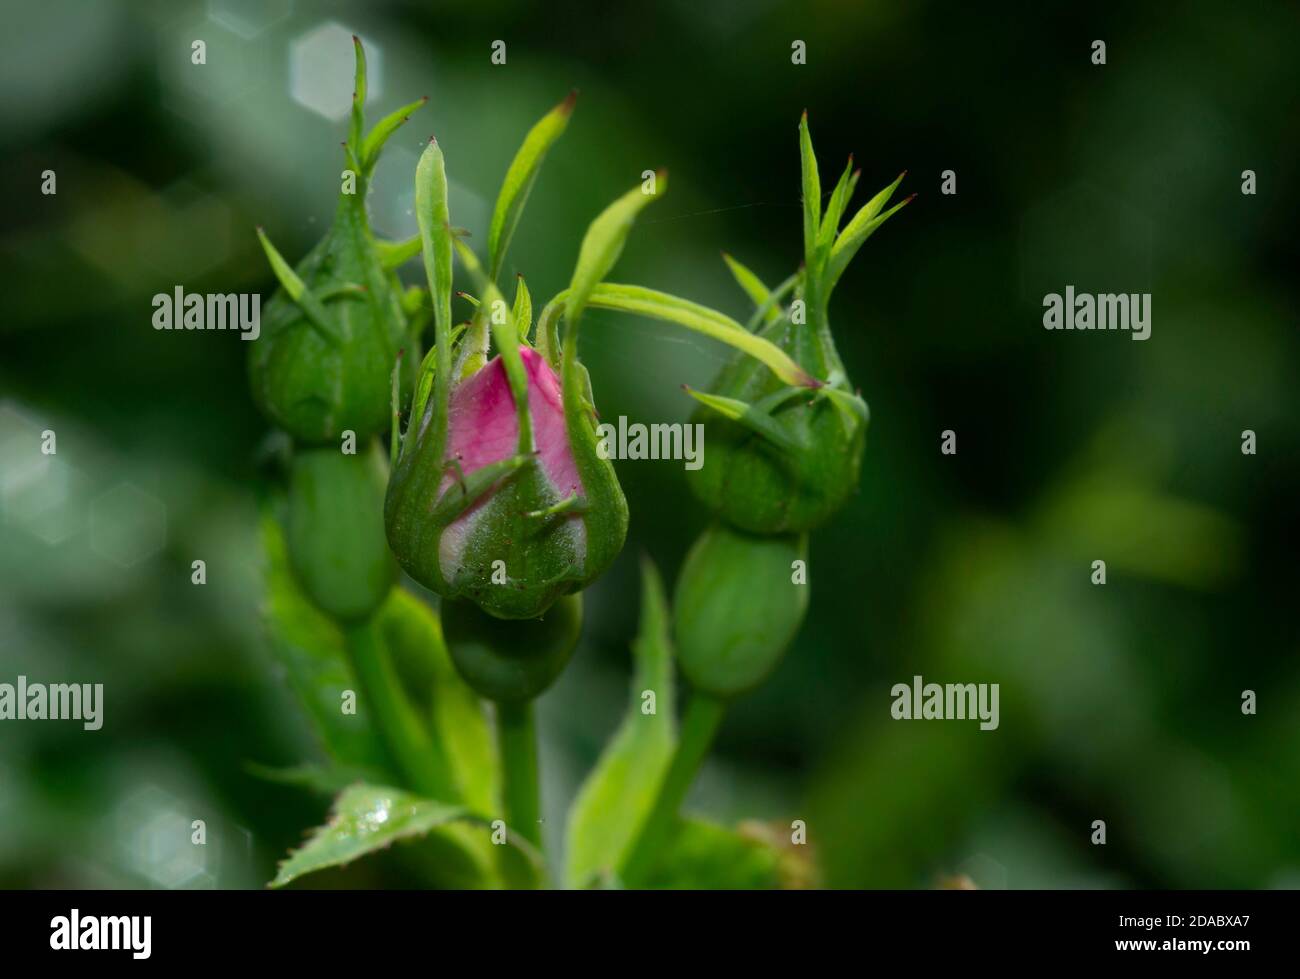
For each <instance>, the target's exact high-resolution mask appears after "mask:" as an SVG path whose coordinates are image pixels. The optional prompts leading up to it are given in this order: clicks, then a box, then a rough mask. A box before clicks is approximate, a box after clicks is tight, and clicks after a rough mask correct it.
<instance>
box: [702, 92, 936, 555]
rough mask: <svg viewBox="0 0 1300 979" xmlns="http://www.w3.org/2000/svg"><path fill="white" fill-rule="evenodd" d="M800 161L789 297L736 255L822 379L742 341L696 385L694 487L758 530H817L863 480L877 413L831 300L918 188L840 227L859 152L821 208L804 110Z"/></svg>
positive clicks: (775, 321) (714, 506)
mask: <svg viewBox="0 0 1300 979" xmlns="http://www.w3.org/2000/svg"><path fill="white" fill-rule="evenodd" d="M799 143H800V155H801V158H802V169H803V199H804V215H803V238H804V264H803V267H802V268H801V269H800V270H799V272H798V273H797V274H796V275H795V276H793V277H792V278H791V279H790V280H788V282H787V286H792V287H793V289H794V301H793V302H792V303H791V305H790V307H789V309H784V310H783V309H782V308H781V306H780V303H779V300H780V298H781V295H782V294H783V293H784V291H785V290H784V287H783V288H782V289H778V290H777V291H776V292H769V291H768V289H767V288H766V287H765V286H763V285H762V283H761V282H759V281H758V278H757V277H756V276H755V275H754V274H753V273H752V272H750V271H749V270H748V269H746V268H745V267H744V266H742V265H740V263H738V262H736V261H735V260H734V259H732V258H731V257H730V256H724V258H725V259H726V261H727V264H728V265H729V266H731V268H732V272H733V274H734V275H735V276H736V278H737V281H738V282H739V283H740V285H741V286H742V288H744V289H745V291H746V292H747V293H748V294H749V295H750V296H751V297H752V298H753V299H754V300H755V302H756V303H758V305H759V309H758V311H757V312H756V313H755V318H756V320H758V321H761V322H763V323H765V325H764V326H763V329H762V331H761V332H760V334H759V335H760V336H761V337H762V338H763V339H764V340H768V341H770V342H771V343H772V344H774V345H775V346H776V347H778V348H780V350H781V351H783V352H784V353H785V354H787V355H788V356H789V357H790V358H791V359H792V360H793V361H794V362H796V363H797V364H798V365H799V366H800V367H801V368H803V370H804V371H806V372H807V373H808V374H811V375H812V376H813V377H814V378H815V379H816V381H815V382H814V383H813V384H812V385H809V386H805V387H795V386H791V385H790V383H789V382H788V380H782V379H780V378H778V377H777V376H776V375H775V373H773V372H772V371H769V370H767V369H765V368H764V367H763V366H762V365H760V364H758V363H757V362H756V361H755V360H754V359H753V358H752V357H750V356H748V355H746V354H745V353H739V354H737V355H735V356H734V357H733V358H732V360H731V361H730V362H729V363H728V364H727V365H726V366H725V367H724V368H723V370H722V372H721V373H720V374H719V375H718V378H717V380H716V381H715V382H714V384H713V386H712V387H711V388H710V389H709V391H708V392H707V393H705V394H697V395H696V397H697V398H699V400H700V401H701V402H703V404H704V407H703V408H702V409H700V411H699V412H697V415H696V420H697V421H699V422H700V423H702V424H703V425H704V459H705V464H704V466H703V467H701V468H700V469H699V470H697V471H694V472H692V473H691V474H690V477H689V478H690V484H691V488H692V489H693V490H694V492H695V494H696V496H698V497H699V498H700V500H702V501H703V502H704V504H705V505H706V506H708V507H709V508H710V509H711V510H712V511H713V512H714V513H716V514H718V516H720V517H721V518H722V519H723V520H726V521H727V522H728V523H730V524H732V525H733V526H735V527H739V528H741V529H742V530H747V531H750V532H751V533H755V534H786V533H799V532H803V531H808V530H812V529H813V528H815V527H818V526H820V525H821V524H823V523H825V522H826V521H827V520H829V519H830V517H831V516H832V515H834V513H835V512H836V511H837V510H839V509H840V507H842V506H843V505H844V503H845V502H846V501H847V500H848V498H849V497H850V496H851V495H852V494H853V493H854V492H855V491H856V489H857V485H858V473H859V470H860V469H861V466H862V451H863V446H864V444H865V441H866V430H867V421H868V418H869V414H868V411H867V405H866V402H864V401H863V400H862V399H861V398H860V397H858V395H857V394H856V393H854V391H853V389H852V387H851V385H850V384H849V380H848V377H847V375H846V373H845V370H844V365H843V363H842V362H841V361H840V355H839V352H838V351H837V350H836V349H835V340H834V338H833V337H832V335H831V327H830V320H829V318H828V314H827V310H828V307H829V302H830V296H831V292H832V290H833V289H834V288H835V284H836V283H837V282H838V281H839V279H840V276H842V275H843V274H844V270H845V269H846V268H847V266H848V264H849V262H850V260H851V259H852V258H853V256H854V255H855V254H857V251H858V249H859V248H861V247H862V244H863V243H864V242H865V241H866V240H867V238H869V237H871V235H872V234H873V233H874V232H875V231H876V229H877V228H879V227H880V225H882V224H884V222H885V221H887V220H888V219H889V218H890V217H891V216H892V215H894V214H895V213H897V211H898V210H899V209H900V208H902V207H903V206H904V205H906V204H907V203H908V201H910V200H911V199H912V198H910V197H909V198H907V199H906V200H904V201H902V202H900V203H898V204H896V205H894V206H893V207H891V208H889V209H888V210H885V209H884V207H885V204H886V203H888V201H889V198H890V197H891V196H892V194H893V192H894V190H895V189H896V188H897V187H898V184H899V182H900V181H901V180H902V179H903V178H902V176H899V178H898V180H895V181H894V182H893V183H892V184H890V185H889V186H888V187H886V188H885V189H884V190H882V191H881V192H880V193H878V194H877V195H876V196H875V197H873V198H872V199H871V200H870V201H868V202H867V203H866V204H865V205H863V206H862V208H861V209H860V210H859V211H858V212H857V213H856V214H855V215H854V216H853V217H852V218H851V219H850V220H849V221H848V222H847V223H846V224H845V225H844V227H843V229H841V228H840V220H841V218H843V216H844V215H845V213H846V209H847V207H848V202H849V199H850V197H851V196H852V194H853V190H854V188H855V187H856V185H857V180H858V173H859V172H858V171H855V170H854V169H853V158H852V157H850V158H849V165H848V166H847V167H845V169H844V172H843V174H842V175H841V177H840V179H839V182H838V183H837V184H836V185H835V189H834V190H833V191H832V192H831V194H830V195H829V197H828V198H826V206H825V209H824V210H823V208H822V206H821V202H822V200H823V195H822V193H821V182H820V177H819V175H818V172H817V160H816V157H815V156H814V155H813V149H812V138H811V137H810V136H809V134H808V118H807V114H806V113H805V115H804V118H803V119H802V120H801V121H800V124H799Z"/></svg>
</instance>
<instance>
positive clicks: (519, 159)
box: [488, 91, 578, 282]
mask: <svg viewBox="0 0 1300 979" xmlns="http://www.w3.org/2000/svg"><path fill="white" fill-rule="evenodd" d="M577 98H578V93H577V92H576V91H575V92H570V93H569V94H568V96H567V97H566V98H565V99H564V101H563V102H561V103H560V104H559V105H557V106H556V107H555V108H554V109H552V110H551V111H550V112H548V113H547V114H546V115H544V116H543V117H542V118H541V120H539V121H538V122H537V124H536V125H534V126H533V128H532V129H530V130H529V131H528V135H527V136H525V137H524V142H523V145H522V146H520V147H519V151H518V152H517V153H516V154H515V158H514V159H513V160H512V161H511V162H510V167H509V168H508V169H507V170H506V176H505V179H504V180H503V181H502V183H501V192H500V193H499V194H498V195H497V201H496V206H495V207H494V208H493V209H492V222H491V225H490V226H489V228H488V278H490V279H491V280H492V281H493V282H495V281H496V280H497V276H498V275H500V273H501V266H502V263H503V262H504V261H505V257H506V251H507V249H509V247H510V240H511V238H513V237H514V234H515V228H516V227H517V226H518V225H519V217H520V215H521V214H523V210H524V205H525V204H526V203H527V202H528V195H529V193H530V192H531V191H532V189H533V184H534V183H536V181H537V174H538V172H539V171H540V170H541V167H542V161H543V160H544V159H545V158H546V152H547V150H549V149H550V148H551V146H552V145H553V144H554V143H555V141H556V140H557V139H559V138H560V136H561V135H563V133H564V130H565V128H566V127H567V126H568V124H569V117H570V116H571V115H572V114H573V106H574V103H575V102H576V101H577Z"/></svg>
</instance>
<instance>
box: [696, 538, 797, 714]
mask: <svg viewBox="0 0 1300 979" xmlns="http://www.w3.org/2000/svg"><path fill="white" fill-rule="evenodd" d="M807 557H808V537H807V535H806V534H785V535H780V536H775V537H755V536H752V535H750V534H745V533H741V532H739V531H736V530H733V529H731V528H730V527H728V526H726V525H725V524H722V523H715V524H714V525H713V526H712V527H710V528H709V529H707V530H706V531H705V532H704V533H703V534H701V535H700V538H699V540H697V541H696V542H695V545H694V546H693V547H692V548H691V551H690V553H689V554H688V555H687V556H686V563H685V564H684V565H683V567H682V571H681V574H680V575H679V576H678V579H677V592H676V596H675V598H674V603H673V609H674V622H675V630H676V637H677V658H678V662H679V663H680V664H681V668H682V672H683V673H684V674H685V675H686V677H687V679H689V680H690V681H691V683H692V684H693V685H694V686H695V687H696V688H697V689H699V690H703V691H705V692H707V693H711V694H713V695H715V696H719V697H733V696H735V695H737V694H740V693H743V692H745V691H746V690H749V689H750V688H752V687H755V686H757V685H758V684H759V683H761V682H762V681H763V680H764V679H765V678H766V677H767V675H768V674H769V673H771V672H772V670H773V669H774V668H775V666H776V664H777V663H778V662H779V661H780V659H781V656H782V655H783V654H784V652H785V649H786V647H787V646H788V645H789V644H790V640H792V639H793V638H794V634H795V633H796V632H797V631H798V629H799V624H800V622H802V621H803V616H804V612H805V611H806V609H807V607H808V586H807V584H805V583H803V581H804V578H803V574H802V572H803V569H804V567H806V562H807ZM796 562H803V563H802V564H799V565H796ZM796 582H799V583H797V584H796Z"/></svg>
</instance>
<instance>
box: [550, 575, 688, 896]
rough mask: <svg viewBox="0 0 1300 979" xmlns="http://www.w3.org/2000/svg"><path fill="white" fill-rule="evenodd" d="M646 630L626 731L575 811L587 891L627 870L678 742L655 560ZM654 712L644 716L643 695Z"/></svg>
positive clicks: (579, 865)
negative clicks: (650, 698) (651, 697)
mask: <svg viewBox="0 0 1300 979" xmlns="http://www.w3.org/2000/svg"><path fill="white" fill-rule="evenodd" d="M641 576H642V585H641V627H640V630H639V632H638V634H637V638H636V640H635V641H634V642H633V644H632V653H633V658H634V659H635V661H636V677H635V679H634V681H633V683H632V696H631V702H630V703H629V705H628V711H627V714H626V715H625V717H624V719H623V723H622V725H621V726H620V727H619V729H618V732H617V733H616V734H615V735H614V738H613V740H611V741H610V742H609V744H608V745H607V746H606V748H605V751H604V752H603V753H602V754H601V756H600V759H599V761H597V762H596V767H595V768H593V769H592V771H591V774H590V775H588V776H587V780H586V781H585V782H584V783H583V785H582V788H581V789H579V791H578V795H577V797H576V798H575V799H574V802H573V807H572V808H571V809H570V811H569V824H568V866H567V871H566V877H567V880H568V881H569V884H570V886H573V887H585V886H588V885H589V884H590V883H591V881H592V880H593V878H595V879H599V878H601V877H603V876H604V875H606V874H608V873H610V872H611V871H612V869H613V868H615V867H617V866H618V865H619V864H620V863H622V860H623V857H624V856H625V854H626V851H627V849H628V847H629V846H631V844H632V841H633V840H635V839H636V836H637V833H638V831H639V830H640V828H641V825H642V823H643V822H644V821H645V819H646V817H647V816H648V815H649V813H650V810H651V809H652V808H653V807H654V802H655V796H656V795H657V793H658V791H659V784H660V782H661V781H662V780H663V777H664V774H665V773H666V772H667V771H668V766H669V764H670V763H671V761H672V755H673V748H674V746H675V744H676V741H677V734H676V723H675V721H674V719H673V718H674V713H673V662H672V661H673V652H672V642H671V640H670V638H669V634H670V623H669V618H668V603H667V599H665V597H664V590H663V583H662V582H661V581H660V580H659V573H658V572H657V571H656V570H655V567H654V565H653V564H651V563H650V561H649V559H645V560H643V561H642V562H641ZM646 690H652V691H654V694H655V713H653V714H645V713H643V712H642V702H643V701H642V698H643V692H644V691H646Z"/></svg>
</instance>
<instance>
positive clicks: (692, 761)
mask: <svg viewBox="0 0 1300 979" xmlns="http://www.w3.org/2000/svg"><path fill="white" fill-rule="evenodd" d="M726 709H727V704H726V701H724V700H722V699H720V698H718V697H714V696H712V695H711V694H707V693H702V692H700V691H696V693H695V694H694V695H693V696H692V697H691V703H690V705H689V706H688V707H687V708H686V716H685V717H684V718H683V719H682V730H681V737H680V739H679V740H678V742H677V751H676V753H675V754H674V755H673V762H672V765H671V766H670V767H669V769H668V774H667V775H665V776H664V780H663V784H661V785H660V786H659V797H658V798H657V799H655V807H654V809H653V810H651V812H650V815H649V816H648V817H647V818H646V821H645V824H644V825H643V826H642V827H641V832H640V834H639V835H638V836H637V838H636V841H635V842H634V843H633V845H632V848H631V849H630V850H629V851H628V855H627V858H626V860H624V862H623V873H622V877H623V882H624V883H625V884H627V885H628V886H629V887H642V886H644V884H645V881H646V879H647V877H648V875H649V873H650V871H651V870H653V869H654V864H655V860H656V859H658V857H659V854H660V851H661V850H662V849H663V847H664V844H666V843H667V842H668V839H669V837H670V836H671V835H672V831H673V827H674V824H675V823H676V821H677V811H678V810H679V809H680V808H681V805H682V800H683V799H685V798H686V791H687V789H689V788H690V787H691V782H693V781H694V780H695V774H696V772H698V771H699V769H700V764H701V762H703V761H704V756H705V755H706V754H708V752H709V747H710V746H711V745H712V744H713V738H714V736H715V735H716V734H717V733H718V728H719V727H720V726H721V724H722V716H723V714H724V713H726Z"/></svg>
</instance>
